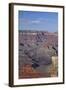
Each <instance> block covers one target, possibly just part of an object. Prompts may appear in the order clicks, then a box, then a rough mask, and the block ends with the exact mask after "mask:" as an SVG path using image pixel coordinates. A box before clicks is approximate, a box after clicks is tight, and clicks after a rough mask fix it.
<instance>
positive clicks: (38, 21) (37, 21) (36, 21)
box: [31, 20, 40, 24]
mask: <svg viewBox="0 0 66 90" xmlns="http://www.w3.org/2000/svg"><path fill="white" fill-rule="evenodd" d="M31 23H34V24H39V23H40V20H33V21H31Z"/></svg>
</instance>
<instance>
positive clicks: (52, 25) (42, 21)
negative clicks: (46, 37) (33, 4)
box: [18, 11, 58, 32]
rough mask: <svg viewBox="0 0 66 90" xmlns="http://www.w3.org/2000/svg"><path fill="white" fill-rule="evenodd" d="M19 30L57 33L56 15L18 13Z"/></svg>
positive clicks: (50, 13) (51, 13) (53, 13)
mask: <svg viewBox="0 0 66 90" xmlns="http://www.w3.org/2000/svg"><path fill="white" fill-rule="evenodd" d="M18 23H19V26H18V28H19V30H33V31H48V32H57V31H58V13H56V12H35V11H19V16H18Z"/></svg>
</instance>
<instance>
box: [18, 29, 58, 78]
mask: <svg viewBox="0 0 66 90" xmlns="http://www.w3.org/2000/svg"><path fill="white" fill-rule="evenodd" d="M57 76H58V32H48V31H41V30H40V31H30V30H19V79H23V78H42V77H43V78H44V77H57Z"/></svg>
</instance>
